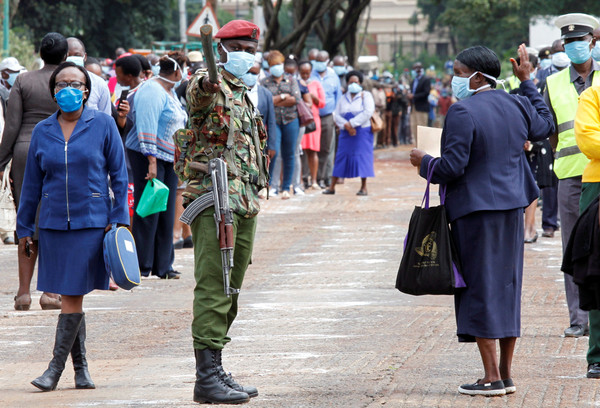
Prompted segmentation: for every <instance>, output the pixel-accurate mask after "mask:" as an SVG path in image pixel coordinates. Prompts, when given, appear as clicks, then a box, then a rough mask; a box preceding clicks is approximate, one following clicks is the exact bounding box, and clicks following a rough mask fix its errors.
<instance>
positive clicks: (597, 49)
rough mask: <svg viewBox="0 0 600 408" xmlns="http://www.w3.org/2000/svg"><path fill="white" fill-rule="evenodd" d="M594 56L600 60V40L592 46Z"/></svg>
mask: <svg viewBox="0 0 600 408" xmlns="http://www.w3.org/2000/svg"><path fill="white" fill-rule="evenodd" d="M592 58H593V59H594V60H596V61H600V41H597V40H596V45H595V46H594V48H592Z"/></svg>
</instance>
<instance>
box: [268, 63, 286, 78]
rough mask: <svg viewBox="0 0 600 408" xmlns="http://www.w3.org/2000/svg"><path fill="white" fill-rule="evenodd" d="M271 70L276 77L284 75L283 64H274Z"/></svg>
mask: <svg viewBox="0 0 600 408" xmlns="http://www.w3.org/2000/svg"><path fill="white" fill-rule="evenodd" d="M269 72H270V73H271V75H273V76H274V77H275V78H279V77H280V76H282V75H283V64H277V65H273V66H272V67H271V68H269Z"/></svg>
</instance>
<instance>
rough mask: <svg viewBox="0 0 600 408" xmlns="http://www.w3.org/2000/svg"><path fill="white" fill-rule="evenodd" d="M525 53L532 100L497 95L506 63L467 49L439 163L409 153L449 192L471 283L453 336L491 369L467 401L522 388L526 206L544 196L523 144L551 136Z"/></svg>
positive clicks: (457, 65) (525, 82)
mask: <svg viewBox="0 0 600 408" xmlns="http://www.w3.org/2000/svg"><path fill="white" fill-rule="evenodd" d="M519 57H520V64H517V62H516V61H515V60H514V59H511V63H512V65H513V71H514V73H515V75H516V76H517V77H518V78H519V80H520V81H521V85H520V88H521V91H522V92H523V95H525V96H519V95H510V94H508V93H506V92H504V91H503V90H496V89H495V88H496V81H497V80H496V78H498V76H500V61H499V60H498V57H497V55H496V54H495V53H494V52H493V51H492V50H490V49H489V48H486V47H482V46H475V47H471V48H468V49H466V50H464V51H462V52H460V53H459V54H458V55H457V56H456V60H455V61H454V67H453V69H454V77H453V78H452V91H453V94H454V96H455V97H456V98H458V99H459V101H458V102H456V103H455V104H453V105H452V106H451V107H450V109H449V110H448V114H447V115H446V121H445V123H444V129H443V131H442V144H441V157H439V158H434V157H432V156H430V155H428V154H426V153H425V152H424V151H421V150H417V149H413V150H412V151H411V153H410V162H411V164H412V165H414V166H416V167H419V174H420V175H421V177H423V178H427V175H428V172H430V173H431V174H432V176H431V182H432V183H436V184H440V185H444V186H445V187H446V201H445V207H446V212H447V215H448V220H449V222H450V224H451V234H452V238H453V240H454V244H455V245H456V248H457V252H458V255H459V259H460V263H461V267H462V270H461V272H462V274H463V277H464V280H465V282H466V284H467V287H466V288H464V289H461V290H460V291H458V292H457V293H456V294H455V299H454V304H455V308H456V322H457V332H456V333H457V335H458V341H459V342H477V347H478V348H479V352H480V355H481V359H482V361H483V367H484V376H483V377H480V378H481V380H479V381H477V382H475V383H473V384H464V385H461V386H460V387H459V389H458V391H459V392H460V393H461V394H467V395H484V396H498V395H505V394H507V393H513V392H515V391H516V386H515V383H514V382H513V380H512V375H511V365H512V358H513V352H514V348H515V344H516V340H517V337H519V336H520V332H521V323H520V321H521V285H522V277H523V253H524V244H523V209H524V208H525V207H527V206H528V205H529V204H530V203H531V202H532V201H533V200H534V199H536V198H537V197H538V194H539V191H538V188H537V186H536V185H535V180H534V179H533V176H532V174H531V171H530V170H529V166H528V164H527V159H526V158H525V155H524V154H523V145H524V144H525V141H526V140H532V141H537V140H543V139H546V138H547V137H548V135H550V134H551V133H552V132H553V131H554V123H553V120H552V115H551V113H550V111H549V109H548V107H547V106H546V104H545V103H544V101H543V99H542V97H541V95H540V94H539V92H538V90H537V89H536V87H535V85H534V84H533V81H531V79H530V73H531V71H532V67H531V63H530V62H529V60H528V59H529V58H528V54H527V50H526V48H525V45H524V44H522V45H521V46H520V47H519ZM507 282H508V284H507ZM496 340H499V343H500V358H499V360H498V356H497V353H496V347H497V341H496Z"/></svg>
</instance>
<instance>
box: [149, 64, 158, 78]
mask: <svg viewBox="0 0 600 408" xmlns="http://www.w3.org/2000/svg"><path fill="white" fill-rule="evenodd" d="M150 69H151V70H152V75H154V76H158V74H160V65H158V64H156V65H152V67H150Z"/></svg>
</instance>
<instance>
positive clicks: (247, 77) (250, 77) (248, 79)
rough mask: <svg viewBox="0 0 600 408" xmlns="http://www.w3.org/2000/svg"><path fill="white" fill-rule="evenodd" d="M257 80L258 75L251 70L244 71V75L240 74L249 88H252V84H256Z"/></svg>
mask: <svg viewBox="0 0 600 408" xmlns="http://www.w3.org/2000/svg"><path fill="white" fill-rule="evenodd" d="M257 80H258V75H257V74H253V73H252V72H246V73H245V74H244V75H242V81H244V83H245V84H246V85H248V86H249V87H250V88H252V87H253V86H254V85H256V81H257Z"/></svg>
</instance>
